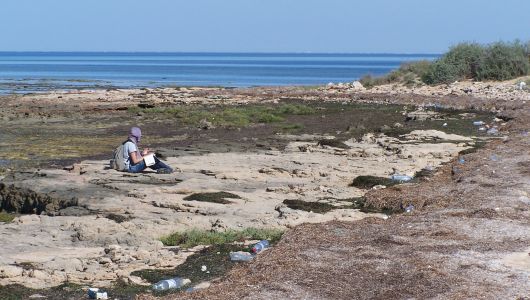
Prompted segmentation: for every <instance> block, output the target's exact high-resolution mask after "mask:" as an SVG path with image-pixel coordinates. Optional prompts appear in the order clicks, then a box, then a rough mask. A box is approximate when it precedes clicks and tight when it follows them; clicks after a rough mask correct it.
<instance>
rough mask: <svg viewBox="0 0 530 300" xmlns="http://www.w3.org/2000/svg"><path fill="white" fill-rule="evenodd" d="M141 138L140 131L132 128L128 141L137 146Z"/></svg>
mask: <svg viewBox="0 0 530 300" xmlns="http://www.w3.org/2000/svg"><path fill="white" fill-rule="evenodd" d="M141 137H142V131H141V130H140V128H138V127H132V128H131V130H130V131H129V139H130V140H131V141H133V142H134V143H135V144H138V142H139V141H140V138H141Z"/></svg>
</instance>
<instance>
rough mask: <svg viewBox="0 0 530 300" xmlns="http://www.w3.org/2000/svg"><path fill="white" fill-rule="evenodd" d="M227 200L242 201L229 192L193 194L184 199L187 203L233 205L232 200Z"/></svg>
mask: <svg viewBox="0 0 530 300" xmlns="http://www.w3.org/2000/svg"><path fill="white" fill-rule="evenodd" d="M226 198H229V199H241V197H239V196H238V195H236V194H232V193H228V192H215V193H196V194H191V195H189V196H187V197H185V198H184V200H186V201H201V202H211V203H218V204H230V203H233V202H232V201H230V200H226Z"/></svg>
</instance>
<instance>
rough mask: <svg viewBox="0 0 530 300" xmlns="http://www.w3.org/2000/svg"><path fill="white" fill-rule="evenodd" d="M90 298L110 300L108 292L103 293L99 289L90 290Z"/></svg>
mask: <svg viewBox="0 0 530 300" xmlns="http://www.w3.org/2000/svg"><path fill="white" fill-rule="evenodd" d="M88 298H89V299H108V295H107V292H103V291H101V290H100V289H98V288H89V289H88Z"/></svg>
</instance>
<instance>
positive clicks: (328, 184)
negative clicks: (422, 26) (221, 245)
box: [0, 81, 530, 299]
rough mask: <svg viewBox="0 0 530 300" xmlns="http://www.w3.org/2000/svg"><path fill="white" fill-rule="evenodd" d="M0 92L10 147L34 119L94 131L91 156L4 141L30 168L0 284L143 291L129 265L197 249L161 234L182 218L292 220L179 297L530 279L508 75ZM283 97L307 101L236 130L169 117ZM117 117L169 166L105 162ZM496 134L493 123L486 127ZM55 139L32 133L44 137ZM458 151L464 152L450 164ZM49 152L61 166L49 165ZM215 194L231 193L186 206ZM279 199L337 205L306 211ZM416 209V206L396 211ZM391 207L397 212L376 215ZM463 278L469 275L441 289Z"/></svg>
mask: <svg viewBox="0 0 530 300" xmlns="http://www.w3.org/2000/svg"><path fill="white" fill-rule="evenodd" d="M3 101H4V103H5V105H4V106H3V108H2V109H1V111H0V116H1V117H2V119H3V121H2V122H3V124H5V125H6V128H7V135H6V136H7V141H3V142H2V143H3V147H17V145H19V144H20V143H21V142H20V141H19V140H17V137H19V136H20V135H21V134H22V133H23V132H24V130H27V131H28V132H30V133H31V132H32V130H35V129H36V128H55V129H56V130H59V131H58V132H60V131H61V130H65V126H69V125H68V124H71V125H70V126H72V127H71V128H70V131H72V130H73V131H75V132H77V131H76V130H78V132H79V135H83V134H87V136H88V137H91V136H90V135H89V133H86V132H85V131H95V132H97V135H95V138H96V139H97V140H95V141H96V142H95V143H94V147H93V148H92V149H91V151H90V153H86V152H85V151H84V150H83V149H77V148H75V149H74V148H73V147H66V146H65V148H60V149H63V151H72V153H78V158H76V157H74V158H71V157H61V156H60V155H59V154H57V152H53V153H52V154H51V155H50V156H57V157H58V159H50V157H48V156H44V155H43V154H39V153H37V154H34V155H35V157H38V159H35V160H34V161H35V162H37V161H38V162H39V164H38V166H31V161H30V162H27V161H24V160H23V159H21V158H20V157H18V156H17V155H15V153H13V151H9V149H3V150H2V153H3V155H4V157H5V158H6V159H8V160H10V161H13V162H15V161H21V162H20V163H21V164H25V165H24V166H25V167H24V168H17V169H16V170H7V171H5V172H4V174H3V175H1V176H2V181H1V183H0V199H1V200H2V208H3V209H4V210H8V211H17V212H18V213H19V214H18V215H17V216H16V217H15V218H14V220H13V221H11V222H9V223H4V224H1V223H0V237H1V238H0V239H1V241H2V242H1V243H0V251H1V252H2V253H3V255H2V256H1V257H0V284H1V285H3V286H7V285H10V284H22V285H24V286H27V287H31V288H49V287H51V286H56V285H59V284H62V283H64V282H70V283H77V284H81V285H85V286H99V287H105V286H109V285H112V284H113V283H115V282H117V281H119V282H123V283H125V284H129V285H138V286H142V285H149V282H148V281H146V279H145V278H141V277H139V276H136V275H133V272H134V271H137V270H143V269H153V270H155V269H169V268H174V267H176V266H178V265H180V264H182V263H183V262H184V261H185V260H186V258H187V257H189V256H190V255H191V254H193V253H194V251H197V250H193V249H192V250H189V251H175V248H174V247H168V246H164V245H163V244H162V242H160V238H161V237H162V236H164V235H167V234H170V233H172V232H175V231H184V230H187V229H190V228H200V229H208V230H212V231H223V230H226V229H243V228H248V227H264V228H288V229H290V230H288V231H287V233H286V235H285V236H284V238H283V239H282V240H281V241H280V242H279V243H278V244H277V245H276V246H275V247H274V248H273V249H272V250H269V251H267V252H266V253H264V254H263V255H262V256H260V257H259V258H258V259H257V260H256V261H255V262H254V263H252V264H243V265H239V266H236V267H235V268H234V269H233V270H232V271H230V272H229V273H228V274H227V275H226V277H224V279H221V280H217V281H215V283H214V284H213V285H212V287H210V288H209V289H207V290H205V291H201V292H194V293H191V294H186V295H178V297H191V298H204V297H206V298H225V299H226V298H233V297H237V298H242V297H247V296H249V295H254V296H255V295H258V297H259V298H270V297H280V298H352V297H353V298H356V297H357V298H366V297H368V296H369V295H375V297H376V298H377V297H379V298H388V297H393V298H405V297H420V298H424V297H449V298H459V297H460V298H462V297H466V295H467V296H474V295H485V296H487V295H493V297H491V298H496V296H500V295H508V296H509V297H518V296H524V293H523V292H524V291H525V289H527V288H528V284H527V283H526V281H524V280H523V278H524V277H525V276H526V275H525V274H527V273H528V272H530V270H529V269H528V268H527V267H525V266H527V265H528V264H529V263H530V262H529V261H528V258H527V257H526V256H524V255H522V254H521V253H526V252H527V250H526V248H527V247H528V245H527V243H525V241H527V240H528V236H527V233H526V232H528V230H527V229H528V226H529V224H528V222H526V221H524V220H525V218H526V215H527V213H528V207H527V206H528V203H530V200H528V193H530V190H529V186H528V182H530V179H529V173H528V164H527V162H528V159H529V157H528V151H527V146H528V143H529V142H530V141H529V137H528V130H529V129H530V126H529V122H530V110H529V106H530V102H528V101H530V93H529V92H528V91H526V90H518V89H517V88H516V86H515V81H514V82H506V83H468V82H463V83H455V84H453V85H449V86H439V87H418V88H407V87H404V86H381V87H375V88H373V89H371V90H365V89H364V88H363V87H362V86H359V85H357V84H351V85H336V86H335V85H331V86H327V87H318V88H301V87H285V88H252V89H222V88H178V89H177V88H171V89H170V88H168V89H143V90H108V91H107V90H98V91H86V92H54V93H49V94H38V95H21V96H6V97H5V98H4V99H3ZM286 103H287V104H290V105H294V104H292V103H295V104H296V105H300V104H302V105H305V106H307V107H309V108H311V110H310V111H311V112H310V113H308V115H296V114H294V113H291V114H289V113H284V115H282V116H283V118H284V119H285V120H284V121H282V122H283V123H281V124H280V125H273V123H271V124H265V125H263V124H260V122H257V123H256V124H250V125H237V126H234V125H225V124H224V123H219V124H216V123H215V122H217V119H216V120H213V119H211V118H208V117H204V118H202V117H203V115H202V114H201V115H200V116H201V118H199V119H200V120H199V119H197V120H198V122H197V123H192V121H189V123H186V122H188V120H184V119H183V118H182V116H181V115H178V113H179V112H180V110H181V109H182V108H181V107H200V108H201V109H202V108H208V109H211V110H213V111H216V110H217V109H218V108H219V107H224V106H229V107H236V108H237V107H243V108H244V107H249V106H252V105H265V106H267V107H269V106H270V107H276V106H281V105H284V104H286ZM366 103H376V104H377V105H380V106H377V107H375V108H373V110H374V111H378V113H379V114H380V115H377V114H374V115H370V114H371V112H369V109H368V108H367V107H368V106H358V105H364V104H366ZM369 105H373V104H369ZM176 107H177V108H178V110H177V109H176ZM291 108H292V107H291ZM452 108H455V109H461V110H462V111H453V110H448V109H452ZM360 109H363V110H364V111H365V112H364V113H363V112H362V110H361V113H359V111H360ZM284 110H285V109H284ZM382 111H387V113H388V114H387V115H381V114H382V113H383V112H382ZM231 112H232V113H233V111H231ZM269 112H270V111H269ZM187 113H188V114H197V113H196V112H195V111H193V112H187ZM223 113H225V111H223ZM363 114H365V115H366V117H365V118H366V119H364V120H363V117H362V116H363ZM175 116H177V119H175ZM215 116H225V115H223V114H218V115H215ZM252 116H255V115H252ZM478 119H480V120H484V121H485V127H484V130H482V131H480V130H478V128H479V127H476V126H474V125H472V122H473V121H475V120H478ZM124 120H128V121H124ZM127 122H129V123H134V124H135V125H136V124H140V125H142V126H144V125H145V126H151V128H154V129H153V130H152V131H151V132H150V133H152V134H153V135H156V138H154V139H152V140H151V141H152V142H154V143H156V144H158V148H159V153H160V155H163V156H164V157H165V159H166V160H167V162H168V163H169V164H170V165H172V166H174V167H176V168H177V169H178V172H176V173H174V174H171V175H160V174H156V173H149V172H147V173H143V174H124V173H119V172H116V171H114V170H109V169H108V167H107V164H108V162H107V160H105V159H104V158H105V156H106V155H107V154H105V153H106V152H105V151H104V150H99V149H100V148H101V149H104V148H105V146H106V145H113V143H116V142H119V140H120V138H121V137H120V134H121V133H122V132H124V130H126V128H127V127H128V126H130V124H128V123H127ZM85 123H86V125H82V124H85ZM238 124H239V123H238ZM84 126H86V128H85V127H84ZM77 127H79V128H77ZM81 127H82V128H81ZM11 128H12V129H11ZM17 128H18V130H19V131H16V130H17ZM87 128H89V129H90V130H86V129H87ZM491 128H495V129H496V130H498V131H499V133H495V134H491V135H490V134H487V133H486V131H487V130H488V129H491ZM9 130H12V131H9ZM66 131H67V130H65V132H66ZM37 132H39V131H37ZM40 134H41V133H39V134H37V135H40ZM49 134H50V133H46V132H43V133H42V135H43V136H44V137H45V139H47V140H49V138H50V135H49ZM61 134H62V133H61ZM61 134H59V135H61ZM90 134H91V133H90ZM51 137H52V140H53V139H56V138H58V137H57V136H54V135H51ZM36 138H37V139H38V137H36ZM81 140H82V141H84V140H86V138H85V137H84V136H82V138H81ZM148 141H149V140H148ZM220 141H222V142H220ZM70 142H71V145H70V146H72V145H77V144H79V143H80V142H79V141H77V140H71V141H70ZM484 142H486V143H487V144H486V146H485V147H484V148H481V149H478V150H476V146H478V145H482V144H483V143H484ZM81 144H82V143H81ZM23 145H24V144H22V146H21V149H22V150H21V151H23V150H24V147H23ZM55 146H57V145H56V144H54V147H55ZM76 147H77V146H76ZM81 148H82V147H81ZM472 149H475V150H476V152H474V153H471V152H473V151H475V150H473V151H470V150H472ZM111 150H112V148H111V149H110V151H111ZM21 151H17V153H18V154H20V152H21ZM466 152H469V154H464V153H466ZM459 154H460V155H461V156H463V159H464V162H465V163H459V162H458V161H457V157H458V155H459ZM39 155H40V156H39ZM493 155H494V156H493ZM79 157H80V158H83V160H79ZM17 159H18V160H17ZM50 161H54V162H55V164H56V165H57V167H55V168H49V167H43V166H45V165H46V164H47V163H48V164H49V162H50ZM8 169H9V167H8ZM426 170H427V171H428V172H429V175H428V176H425V177H421V179H419V180H418V181H414V182H413V183H408V184H401V185H396V186H393V187H385V186H382V185H378V186H375V187H374V188H371V187H370V188H360V187H355V186H352V181H353V180H354V179H355V178H357V177H359V176H366V175H371V176H376V177H381V178H388V177H389V176H390V175H392V174H394V173H400V174H406V175H410V176H415V177H419V176H418V174H420V173H421V172H422V171H426ZM220 192H223V193H228V194H230V195H234V197H232V198H230V197H226V198H223V199H224V200H225V201H222V203H212V202H204V201H198V200H187V199H189V198H188V197H190V196H192V195H197V194H201V193H220ZM361 198H362V199H363V201H364V203H365V204H366V205H367V206H370V207H371V208H373V209H375V210H379V212H361V211H360V210H359V207H356V206H354V205H353V204H352V203H353V202H352V199H361ZM285 200H298V201H302V202H307V203H318V204H321V205H328V206H330V207H333V208H332V209H330V210H329V211H327V212H325V213H322V212H313V211H305V210H301V209H296V208H293V207H289V205H288V203H289V202H286V201H285ZM527 200H528V201H527ZM527 202H528V203H527ZM410 204H412V205H413V206H414V211H413V212H412V213H409V214H402V210H401V208H402V207H403V205H410ZM387 210H390V211H392V212H399V213H397V214H392V215H391V216H390V217H388V215H387V213H383V211H387ZM312 224H313V225H312ZM508 232H509V234H508ZM300 245H304V246H303V247H300ZM324 249H326V250H324ZM525 251H526V252H525ZM370 253H371V254H370ZM310 262H314V263H310ZM389 262H393V263H389ZM249 274H253V275H251V276H248V275H249ZM499 274H502V279H499V278H497V276H498V275H499ZM494 278H496V279H495V280H494ZM459 280H464V282H465V283H464V284H462V285H459V286H457V287H455V286H453V285H452V283H454V282H457V281H459ZM337 281H339V282H342V283H341V286H343V287H342V288H337V285H336V282H337ZM479 281H480V282H481V283H478V282H479ZM510 281H517V286H515V287H514V286H510V285H509V282H510ZM317 282H318V284H314V283H317ZM334 282H335V284H334ZM355 282H357V284H355ZM493 282H495V285H494V288H486V284H487V283H489V284H492V283H493ZM473 284H474V285H473ZM346 286H348V287H346ZM434 286H436V287H437V288H432V287H434ZM427 287H431V288H427ZM466 293H467V294H466ZM363 295H364V296H363ZM145 297H149V296H145Z"/></svg>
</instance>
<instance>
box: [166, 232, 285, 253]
mask: <svg viewBox="0 0 530 300" xmlns="http://www.w3.org/2000/svg"><path fill="white" fill-rule="evenodd" d="M282 235H283V230H281V229H267V228H252V227H250V228H246V229H244V230H241V231H238V230H233V229H229V230H226V231H223V232H214V231H209V230H199V229H191V230H187V231H184V232H175V233H172V234H170V235H168V236H165V237H162V238H161V239H160V240H161V241H162V243H164V245H166V246H180V247H182V248H191V247H195V246H198V245H222V244H229V243H233V242H243V241H246V240H269V241H270V242H271V243H274V242H276V241H278V240H279V239H280V238H281V236H282Z"/></svg>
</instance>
